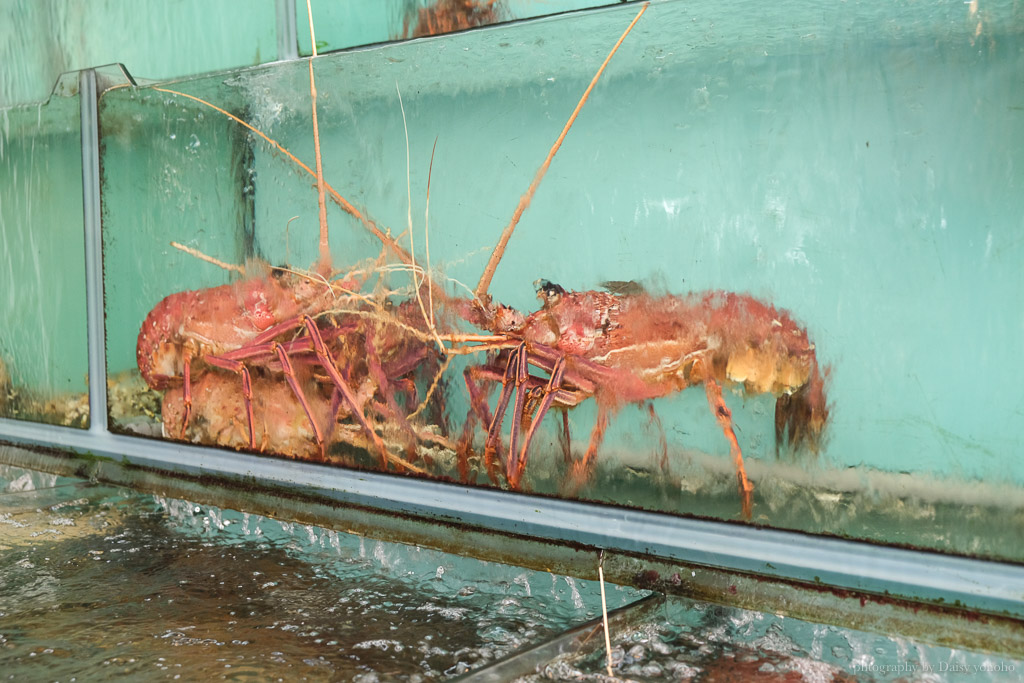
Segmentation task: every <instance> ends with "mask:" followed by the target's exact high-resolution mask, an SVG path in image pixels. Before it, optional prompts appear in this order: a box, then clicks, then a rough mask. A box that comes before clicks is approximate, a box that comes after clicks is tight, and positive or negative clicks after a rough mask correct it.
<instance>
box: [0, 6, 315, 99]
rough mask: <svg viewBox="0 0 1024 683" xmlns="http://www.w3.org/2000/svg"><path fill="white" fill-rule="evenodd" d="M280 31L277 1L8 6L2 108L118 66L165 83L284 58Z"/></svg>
mask: <svg viewBox="0 0 1024 683" xmlns="http://www.w3.org/2000/svg"><path fill="white" fill-rule="evenodd" d="M304 4H305V3H303V5H304ZM275 27H276V26H275V1H274V0H219V2H207V1H206V0H176V1H175V2H170V3H165V2H154V3H139V2H133V1H132V0H103V1H102V2H67V0H4V2H2V3H0V63H2V64H3V65H4V78H3V80H0V106H10V105H16V104H25V103H28V102H38V101H42V100H45V99H46V97H47V95H49V93H50V88H52V87H53V83H54V81H56V80H57V79H58V78H59V77H60V75H61V74H63V73H66V72H69V71H74V70H77V69H88V68H93V67H97V66H102V65H105V64H113V63H115V62H120V63H122V64H124V65H125V67H126V68H127V69H128V71H129V72H130V73H131V74H133V75H134V76H136V77H140V78H148V79H153V78H160V79H166V78H179V77H182V76H186V75H190V74H197V73H203V72H207V71H215V70H219V69H226V68H232V67H239V66H253V65H256V64H260V63H262V62H269V61H272V60H274V59H283V58H284V55H278V51H277V46H276V44H275V41H276V39H277V36H276V33H275Z"/></svg>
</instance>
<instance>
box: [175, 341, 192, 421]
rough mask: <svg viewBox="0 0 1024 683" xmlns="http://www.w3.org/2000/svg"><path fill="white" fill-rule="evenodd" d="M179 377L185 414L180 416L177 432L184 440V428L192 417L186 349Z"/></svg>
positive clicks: (190, 369)
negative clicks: (181, 382)
mask: <svg viewBox="0 0 1024 683" xmlns="http://www.w3.org/2000/svg"><path fill="white" fill-rule="evenodd" d="M181 377H182V380H184V382H185V384H184V386H183V387H182V392H181V401H182V404H183V405H184V406H185V415H184V416H183V417H182V418H181V433H180V434H178V438H179V439H182V440H184V438H185V429H187V428H188V422H189V418H191V417H192V354H190V353H189V352H188V349H185V350H184V351H183V352H182V368H181Z"/></svg>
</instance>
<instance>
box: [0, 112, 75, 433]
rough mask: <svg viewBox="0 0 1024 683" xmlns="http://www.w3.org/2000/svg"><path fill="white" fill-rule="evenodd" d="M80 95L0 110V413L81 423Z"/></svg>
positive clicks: (70, 424) (63, 423) (70, 423)
mask: <svg viewBox="0 0 1024 683" xmlns="http://www.w3.org/2000/svg"><path fill="white" fill-rule="evenodd" d="M78 103H79V98H78V96H77V95H74V96H67V97H58V96H55V97H53V98H51V99H50V100H49V101H48V102H46V103H45V104H37V105H31V106H25V107H12V108H8V109H3V110H0V320H2V321H3V322H2V324H0V417H8V418H16V419H22V420H33V421H38V422H48V423H54V424H62V425H68V426H74V427H87V426H88V424H89V399H88V395H87V393H86V392H87V384H88V381H87V374H88V361H87V349H86V332H85V329H86V314H85V243H84V237H83V234H84V233H83V229H82V220H83V218H82V216H83V214H82V141H81V126H80V114H79V106H78Z"/></svg>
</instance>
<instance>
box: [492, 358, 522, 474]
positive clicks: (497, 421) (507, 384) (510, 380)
mask: <svg viewBox="0 0 1024 683" xmlns="http://www.w3.org/2000/svg"><path fill="white" fill-rule="evenodd" d="M521 366H522V363H520V362H519V349H518V348H517V349H516V350H514V351H513V352H512V353H511V355H509V357H508V363H507V364H506V365H505V374H504V376H503V377H502V380H501V397H500V398H499V399H498V405H497V407H496V408H495V409H494V418H493V419H492V420H491V423H490V425H489V426H488V429H487V441H486V442H485V443H484V462H485V463H486V465H487V470H488V472H489V471H490V470H491V467H492V464H493V462H494V456H495V455H496V454H497V452H498V444H499V443H500V442H501V423H502V421H503V420H504V419H505V411H506V410H507V409H508V402H509V401H510V400H511V399H512V392H513V391H514V390H515V379H516V377H517V376H518V374H519V369H520V367H521ZM510 451H511V447H510Z"/></svg>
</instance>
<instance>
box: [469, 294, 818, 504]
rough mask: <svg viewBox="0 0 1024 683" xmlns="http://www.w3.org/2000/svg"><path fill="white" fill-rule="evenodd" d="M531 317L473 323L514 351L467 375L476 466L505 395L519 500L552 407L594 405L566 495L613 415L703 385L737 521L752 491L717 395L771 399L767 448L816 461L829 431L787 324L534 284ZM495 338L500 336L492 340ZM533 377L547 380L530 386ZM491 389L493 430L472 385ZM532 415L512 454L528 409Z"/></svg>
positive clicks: (724, 309)
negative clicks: (729, 462)
mask: <svg viewBox="0 0 1024 683" xmlns="http://www.w3.org/2000/svg"><path fill="white" fill-rule="evenodd" d="M538 283H539V288H538V297H539V298H540V299H541V301H542V302H543V307H542V308H541V310H539V311H537V312H535V313H533V314H531V315H530V316H528V317H526V318H523V317H522V316H521V315H517V314H516V313H515V312H514V311H512V310H511V309H508V308H506V307H503V306H496V307H493V308H491V309H490V310H489V311H488V310H485V311H484V322H485V323H486V322H490V325H489V326H490V327H491V328H492V331H495V332H499V333H500V332H507V333H508V334H509V336H510V337H512V338H514V339H517V340H518V343H517V344H516V345H515V346H514V347H513V348H511V349H506V350H503V351H502V352H501V353H500V354H499V355H498V357H497V359H496V360H495V361H494V362H492V363H491V364H489V365H488V366H485V367H484V368H483V369H482V370H477V371H471V372H467V375H466V379H467V385H468V386H469V389H470V395H471V400H472V401H473V405H474V410H475V411H476V412H477V413H478V415H479V416H480V417H481V418H482V419H483V420H484V421H485V423H487V424H489V429H488V435H487V441H486V443H485V460H486V461H487V462H488V463H489V464H490V463H491V462H492V461H493V457H494V454H495V452H496V450H497V447H498V443H499V440H500V436H499V434H500V430H501V423H502V419H503V417H504V413H505V412H506V410H507V408H508V404H509V402H510V401H511V399H512V395H513V394H515V396H516V399H515V407H514V409H513V425H512V433H511V436H510V443H509V457H508V460H507V462H506V471H505V476H506V478H507V480H508V484H509V486H510V487H512V488H518V487H519V485H520V481H521V479H522V476H523V472H524V470H525V467H526V459H527V455H528V452H529V446H530V441H531V440H532V438H533V436H534V434H535V432H536V430H537V427H538V425H539V424H540V421H541V419H542V418H543V417H544V414H545V413H546V412H547V411H548V410H549V409H550V408H551V406H552V405H557V406H560V407H563V408H568V407H571V406H575V405H577V404H579V403H581V402H582V401H584V400H586V399H587V398H589V397H591V396H593V397H595V398H596V400H597V402H598V417H597V421H596V424H595V426H594V429H593V432H592V434H591V437H590V443H589V445H588V447H587V451H586V453H585V455H584V456H583V459H582V460H579V461H577V462H575V463H574V464H573V467H572V475H573V479H574V481H575V482H577V483H581V482H582V481H583V479H584V478H585V477H586V476H588V474H589V472H590V470H591V468H592V466H593V461H594V458H595V455H596V453H597V450H598V448H599V447H600V444H601V441H602V439H603V437H604V432H605V430H606V429H607V427H608V422H609V419H610V415H611V413H612V412H613V411H614V410H615V409H616V408H617V407H618V406H619V405H621V404H623V403H629V402H639V401H646V400H650V399H655V398H659V397H662V396H666V395H668V394H670V393H672V392H675V391H681V390H683V389H686V388H687V387H690V386H696V385H702V386H703V387H704V391H705V393H706V394H707V399H708V404H709V406H710V408H711V412H712V414H713V415H714V416H715V418H716V419H717V420H718V423H719V425H720V426H721V428H722V432H723V433H724V435H725V437H726V439H727V440H728V441H729V445H730V450H731V453H732V457H733V461H734V464H735V467H736V476H737V479H738V480H739V490H740V496H741V498H742V504H743V515H744V517H747V518H749V517H750V512H751V507H752V500H751V494H752V492H753V488H754V487H753V484H751V483H750V480H749V479H748V478H747V474H746V469H745V467H744V465H743V453H742V450H741V448H740V445H739V442H738V441H737V439H736V434H735V432H734V431H733V428H732V413H731V412H730V410H729V408H728V406H727V405H726V404H725V400H724V399H723V397H722V385H723V384H727V385H735V386H738V387H740V388H742V390H743V391H745V392H746V393H748V394H760V393H771V394H774V395H776V396H778V401H777V402H776V410H775V433H776V440H777V442H782V441H788V442H789V443H790V444H791V445H792V446H794V447H798V446H801V445H807V446H809V447H811V448H812V449H815V450H816V449H817V447H818V444H819V441H820V437H821V434H822V430H823V429H824V427H825V423H826V421H827V420H828V412H829V411H828V406H827V405H826V400H825V392H824V389H825V381H824V376H823V375H822V372H821V371H820V369H819V367H818V361H817V356H816V355H815V347H814V344H813V343H811V341H810V340H809V339H808V337H807V333H806V332H805V331H804V330H803V329H802V328H801V327H800V326H799V325H797V324H796V322H795V321H794V320H793V318H792V317H791V316H790V314H789V313H788V312H787V311H785V310H781V309H776V308H775V307H774V306H772V305H770V304H767V303H764V302H762V301H758V300H757V299H754V298H753V297H750V296H746V295H742V294H735V293H731V292H722V291H712V292H703V293H692V294H688V295H685V296H672V295H665V296H652V295H650V294H647V293H644V292H641V291H639V288H638V287H636V286H633V287H626V288H620V290H621V291H620V293H616V292H612V291H586V292H568V291H566V290H565V289H563V288H562V287H560V286H559V285H556V284H552V283H550V282H547V281H546V280H540V281H538ZM495 327H502V328H504V329H503V330H496V329H494V328H495ZM530 365H533V366H535V367H537V368H540V369H541V370H543V371H545V372H547V373H548V375H549V377H548V378H547V379H542V378H538V377H534V376H531V375H530V374H529V366H530ZM474 375H476V376H482V377H484V378H485V379H500V380H501V382H502V385H503V387H502V393H501V397H500V399H499V401H498V406H497V408H496V410H495V414H494V416H493V418H490V417H489V416H488V415H487V409H486V404H485V403H482V402H481V400H480V392H479V390H478V389H477V387H476V386H475V384H474V382H473V379H472V377H473V376H474ZM528 400H529V402H530V404H532V405H535V406H536V415H535V416H534V417H533V418H532V420H531V424H530V428H529V431H528V433H527V434H526V437H525V438H524V440H523V443H522V445H521V446H519V445H518V439H519V431H520V430H521V425H522V420H523V416H524V413H525V412H527V401H528Z"/></svg>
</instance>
